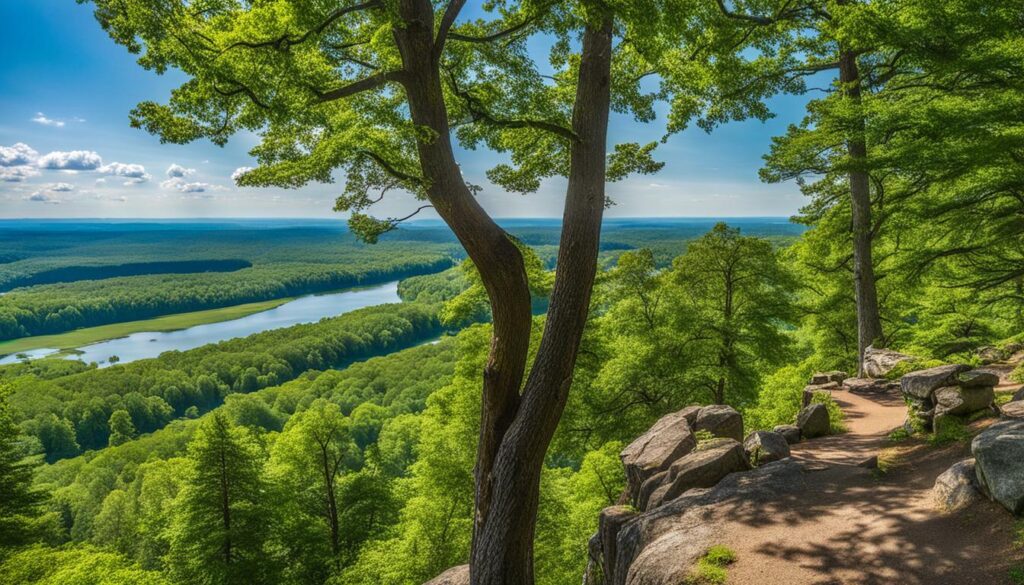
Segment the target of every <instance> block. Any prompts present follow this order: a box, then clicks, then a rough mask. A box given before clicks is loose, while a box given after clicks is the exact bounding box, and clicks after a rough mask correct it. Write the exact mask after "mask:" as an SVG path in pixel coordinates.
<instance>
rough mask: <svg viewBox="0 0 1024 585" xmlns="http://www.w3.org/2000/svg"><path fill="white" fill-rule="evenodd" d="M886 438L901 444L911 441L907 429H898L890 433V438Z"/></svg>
mask: <svg viewBox="0 0 1024 585" xmlns="http://www.w3.org/2000/svg"><path fill="white" fill-rule="evenodd" d="M886 438H887V439H889V441H891V442H893V443H899V442H902V441H906V440H907V439H909V438H910V433H909V432H908V431H907V429H905V428H903V427H900V428H898V429H894V430H893V431H892V432H891V433H889V436H888V437H886Z"/></svg>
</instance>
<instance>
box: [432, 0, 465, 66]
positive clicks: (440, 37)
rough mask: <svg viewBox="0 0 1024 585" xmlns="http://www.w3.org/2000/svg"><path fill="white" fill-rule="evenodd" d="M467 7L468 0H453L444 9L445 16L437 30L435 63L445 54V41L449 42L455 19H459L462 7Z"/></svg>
mask: <svg viewBox="0 0 1024 585" xmlns="http://www.w3.org/2000/svg"><path fill="white" fill-rule="evenodd" d="M465 5H466V0H451V1H450V2H448V6H447V7H446V8H445V9H444V15H443V16H442V17H441V25H440V26H439V27H438V30H437V38H436V39H434V55H433V57H434V63H437V62H438V61H440V59H441V53H443V52H444V44H445V41H447V40H448V33H449V31H450V30H451V28H452V25H453V24H455V19H456V18H458V17H459V12H460V11H461V10H462V7H463V6H465Z"/></svg>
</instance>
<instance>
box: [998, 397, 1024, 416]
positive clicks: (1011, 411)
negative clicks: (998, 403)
mask: <svg viewBox="0 0 1024 585" xmlns="http://www.w3.org/2000/svg"><path fill="white" fill-rule="evenodd" d="M999 412H1000V413H1001V414H1002V415H1003V416H1005V417H1006V418H1021V419H1024V400H1017V401H1016V402H1007V403H1006V404H1004V405H1003V406H1002V407H1000V408H999Z"/></svg>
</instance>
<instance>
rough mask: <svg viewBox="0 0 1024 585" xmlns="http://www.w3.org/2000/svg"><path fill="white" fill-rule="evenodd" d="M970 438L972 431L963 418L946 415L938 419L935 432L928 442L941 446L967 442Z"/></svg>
mask: <svg viewBox="0 0 1024 585" xmlns="http://www.w3.org/2000/svg"><path fill="white" fill-rule="evenodd" d="M970 440H971V433H970V431H969V430H968V429H967V425H966V424H964V421H963V420H962V419H960V418H958V417H955V416H944V417H940V418H939V419H938V420H937V421H936V425H935V432H934V433H933V434H932V436H931V437H930V438H929V439H928V442H930V443H931V444H932V445H935V446H939V445H948V444H949V443H956V442H961V443H966V442H967V441H970Z"/></svg>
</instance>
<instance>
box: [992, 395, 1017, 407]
mask: <svg viewBox="0 0 1024 585" xmlns="http://www.w3.org/2000/svg"><path fill="white" fill-rule="evenodd" d="M1011 400H1013V393H1012V392H997V393H996V406H1002V405H1004V404H1006V403H1008V402H1010V401H1011Z"/></svg>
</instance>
